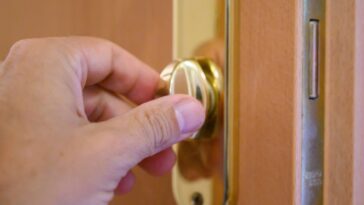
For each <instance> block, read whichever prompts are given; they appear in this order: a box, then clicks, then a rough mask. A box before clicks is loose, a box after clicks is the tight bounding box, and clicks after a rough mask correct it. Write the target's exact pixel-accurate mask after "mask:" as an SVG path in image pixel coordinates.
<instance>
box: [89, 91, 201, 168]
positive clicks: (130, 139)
mask: <svg viewBox="0 0 364 205" xmlns="http://www.w3.org/2000/svg"><path fill="white" fill-rule="evenodd" d="M204 119H205V109H204V108H203V106H202V105H201V103H200V102H199V101H197V100H196V99H194V98H192V97H189V96H185V95H174V96H166V97H162V98H159V99H156V100H153V101H150V102H147V103H144V104H142V105H140V106H138V107H136V108H135V109H133V110H131V111H130V112H128V113H127V114H124V115H123V116H119V117H115V118H113V119H111V120H108V121H105V122H101V123H96V124H94V125H95V126H96V129H97V131H96V133H101V136H96V139H94V140H95V141H94V142H95V143H97V144H98V145H106V146H107V148H105V147H104V148H105V149H106V150H109V151H111V153H110V154H111V156H110V155H109V156H108V157H112V156H118V157H121V159H124V160H128V162H126V163H127V164H129V166H131V167H132V166H134V165H136V164H138V163H139V162H140V161H141V160H143V159H144V158H146V157H149V156H152V155H154V154H156V153H157V152H160V151H162V150H164V149H166V148H168V147H170V146H172V145H173V144H175V143H177V142H179V141H181V140H183V139H184V138H186V137H189V136H190V135H188V134H190V133H193V132H195V131H197V130H198V129H199V128H200V127H201V126H202V124H203V121H204ZM94 134H95V132H94ZM104 153H105V152H104ZM105 157H107V156H105ZM119 159H120V158H119Z"/></svg>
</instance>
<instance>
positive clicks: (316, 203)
mask: <svg viewBox="0 0 364 205" xmlns="http://www.w3.org/2000/svg"><path fill="white" fill-rule="evenodd" d="M303 3H304V5H303V9H304V12H303V36H304V41H303V42H304V45H303V72H302V75H303V79H302V85H303V89H302V160H301V204H302V205H321V204H323V179H324V176H323V173H324V169H323V168H324V167H323V164H324V111H325V110H324V100H325V99H324V93H325V89H324V81H325V79H324V72H325V58H324V57H325V1H324V0H304V1H303Z"/></svg>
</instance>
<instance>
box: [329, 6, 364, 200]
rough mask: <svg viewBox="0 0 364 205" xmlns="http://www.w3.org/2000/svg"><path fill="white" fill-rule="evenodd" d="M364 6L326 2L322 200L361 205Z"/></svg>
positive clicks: (363, 168)
mask: <svg viewBox="0 0 364 205" xmlns="http://www.w3.org/2000/svg"><path fill="white" fill-rule="evenodd" d="M362 9H363V2H362V1H361V0H337V1H327V39H326V40H327V49H326V50H327V53H326V59H327V64H326V65H327V69H326V71H327V73H326V74H327V75H326V76H327V81H326V87H327V90H328V92H327V95H326V99H327V101H326V109H327V110H326V135H325V137H326V138H325V140H326V142H325V155H326V156H325V175H324V176H325V178H324V201H325V204H326V205H343V204H345V205H363V204H364V200H363V197H364V196H363V193H364V187H363V185H364V183H363V180H364V179H363V173H364V163H363V158H364V143H363V134H364V117H363V116H364V110H363V105H364V100H363V98H364V93H363V88H364V71H363V69H364V68H363V66H364V63H363V53H364V49H363V38H364V35H363V34H364V32H363V30H364V29H363V19H364V16H363V14H362Z"/></svg>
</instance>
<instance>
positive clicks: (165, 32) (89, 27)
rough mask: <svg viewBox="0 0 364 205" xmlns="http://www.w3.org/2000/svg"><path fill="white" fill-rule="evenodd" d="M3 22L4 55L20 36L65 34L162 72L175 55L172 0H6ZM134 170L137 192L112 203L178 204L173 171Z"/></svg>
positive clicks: (0, 13)
mask: <svg viewBox="0 0 364 205" xmlns="http://www.w3.org/2000/svg"><path fill="white" fill-rule="evenodd" d="M0 25H1V27H0V33H1V35H0V59H4V58H5V55H6V53H7V52H8V50H9V48H10V46H11V45H12V44H13V43H14V42H15V41H17V40H19V39H23V38H30V37H43V36H67V35H89V36H97V37H102V38H106V39H109V40H111V41H114V42H116V43H118V44H119V45H121V46H122V47H124V48H125V49H127V50H129V51H130V52H132V53H133V54H135V55H136V56H137V57H139V58H141V59H142V60H143V61H145V62H147V63H148V64H149V65H151V66H153V67H154V68H156V69H157V70H158V71H160V69H161V68H163V67H164V66H165V65H166V64H168V63H169V62H170V61H171V59H172V33H171V32H172V2H171V1H170V0H153V1H134V0H122V1H113V0H103V1H97V0H32V1H28V0H3V1H1V6H0ZM160 39H163V41H161V40H160ZM156 49H158V52H156ZM0 61H1V60H0ZM134 172H135V174H136V178H137V180H136V186H135V187H134V189H133V191H132V192H131V193H129V194H127V195H126V196H123V197H117V198H116V199H115V200H114V202H113V203H112V204H168V205H169V204H173V203H174V200H173V196H172V191H171V180H170V175H167V176H163V177H157V178H155V177H152V176H150V175H148V174H146V173H145V172H143V171H142V170H141V169H138V168H137V169H135V170H134ZM156 185H157V186H156ZM141 196H142V197H141Z"/></svg>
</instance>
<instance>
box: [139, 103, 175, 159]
mask: <svg viewBox="0 0 364 205" xmlns="http://www.w3.org/2000/svg"><path fill="white" fill-rule="evenodd" d="M173 117H174V111H173V108H164V109H161V108H154V109H147V110H145V111H144V112H141V113H140V114H137V115H135V122H136V123H137V127H139V128H140V129H139V132H140V135H142V137H143V138H145V139H146V140H148V141H147V143H146V146H147V150H148V151H149V153H152V154H154V153H155V152H157V151H160V149H163V148H164V147H165V146H166V145H167V144H168V143H170V141H171V139H172V138H174V137H175V136H176V135H177V130H178V126H176V123H175V122H174V121H173Z"/></svg>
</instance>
